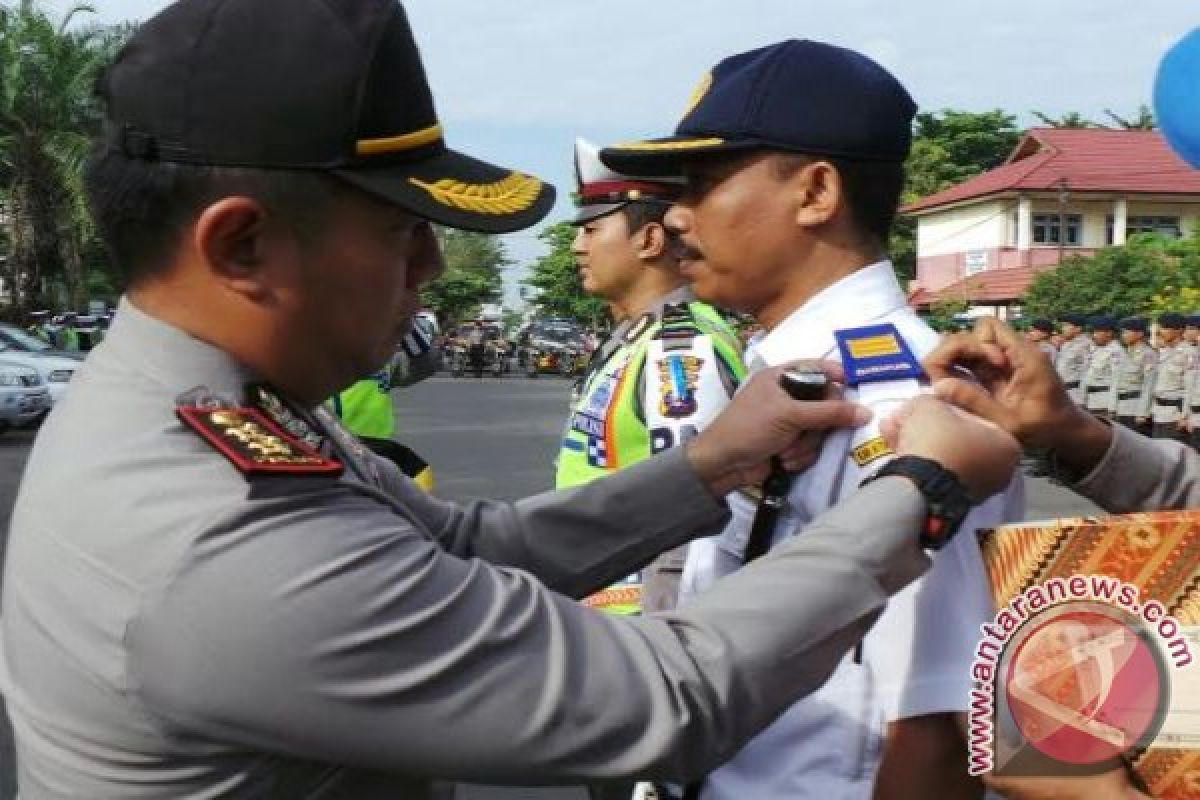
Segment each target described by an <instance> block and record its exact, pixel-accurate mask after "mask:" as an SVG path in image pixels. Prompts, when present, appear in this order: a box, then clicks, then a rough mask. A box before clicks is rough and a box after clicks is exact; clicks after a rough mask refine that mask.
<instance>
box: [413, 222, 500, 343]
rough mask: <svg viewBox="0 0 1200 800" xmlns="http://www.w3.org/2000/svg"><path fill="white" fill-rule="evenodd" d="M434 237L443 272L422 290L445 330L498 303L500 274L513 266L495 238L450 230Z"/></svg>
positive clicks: (439, 232)
mask: <svg viewBox="0 0 1200 800" xmlns="http://www.w3.org/2000/svg"><path fill="white" fill-rule="evenodd" d="M437 233H438V241H439V243H440V245H441V248H442V254H443V257H444V258H445V260H446V271H445V272H444V273H442V276H441V277H440V278H438V279H437V280H436V281H434V282H433V283H431V284H430V285H429V286H428V287H427V288H426V289H425V302H426V303H428V304H429V306H430V307H431V308H432V309H433V310H434V311H435V312H437V315H438V322H439V323H440V324H441V325H442V328H443V329H445V327H446V326H447V325H452V324H454V323H457V322H460V321H461V320H463V319H464V318H466V317H469V316H473V315H474V314H475V313H476V312H477V311H478V310H479V306H481V305H482V304H484V303H493V302H496V301H497V300H499V299H500V293H501V291H502V290H503V288H504V278H503V274H502V271H503V270H504V268H505V267H507V266H509V265H511V264H512V263H513V262H512V261H511V260H510V259H509V257H508V253H507V252H506V251H505V249H504V243H503V242H501V241H500V240H499V239H497V238H496V237H495V236H491V235H489V234H485V233H472V232H470V231H458V230H452V229H449V228H442V229H439V230H438V232H437Z"/></svg>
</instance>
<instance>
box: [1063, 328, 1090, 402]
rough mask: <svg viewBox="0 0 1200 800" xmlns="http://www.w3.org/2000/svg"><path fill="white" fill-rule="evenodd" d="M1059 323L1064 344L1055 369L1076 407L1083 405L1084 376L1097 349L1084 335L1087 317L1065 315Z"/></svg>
mask: <svg viewBox="0 0 1200 800" xmlns="http://www.w3.org/2000/svg"><path fill="white" fill-rule="evenodd" d="M1059 322H1060V325H1061V329H1062V337H1063V343H1062V347H1060V348H1059V350H1058V358H1056V359H1055V362H1054V367H1055V369H1056V370H1057V372H1058V376H1059V377H1060V378H1062V382H1063V385H1064V386H1065V387H1066V388H1067V394H1068V395H1070V397H1071V399H1072V400H1074V401H1075V403H1076V405H1083V404H1084V403H1083V376H1084V373H1085V372H1087V366H1088V361H1089V360H1090V359H1091V357H1092V350H1093V349H1095V346H1094V345H1093V344H1092V340H1091V339H1089V338H1088V336H1087V334H1085V333H1084V328H1085V327H1086V326H1087V317H1085V316H1084V315H1083V314H1063V315H1062V317H1061V318H1060V319H1059Z"/></svg>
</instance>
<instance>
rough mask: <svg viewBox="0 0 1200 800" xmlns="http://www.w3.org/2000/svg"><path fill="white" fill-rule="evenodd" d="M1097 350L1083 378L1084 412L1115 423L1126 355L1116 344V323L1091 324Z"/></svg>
mask: <svg viewBox="0 0 1200 800" xmlns="http://www.w3.org/2000/svg"><path fill="white" fill-rule="evenodd" d="M1089 327H1090V328H1091V329H1092V342H1093V344H1094V345H1095V348H1094V349H1093V350H1092V357H1091V358H1090V359H1088V365H1087V371H1085V372H1084V374H1083V403H1084V408H1086V409H1087V410H1088V411H1090V412H1092V413H1093V414H1095V415H1096V416H1098V417H1103V418H1104V419H1115V418H1116V415H1117V369H1118V368H1119V366H1120V362H1121V359H1122V358H1123V357H1124V354H1125V351H1124V349H1123V348H1122V347H1121V343H1120V342H1118V341H1117V340H1116V338H1115V337H1116V332H1117V321H1116V320H1115V319H1113V318H1112V317H1104V316H1100V317H1093V318H1092V319H1091V320H1089Z"/></svg>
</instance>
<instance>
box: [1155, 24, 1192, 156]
mask: <svg viewBox="0 0 1200 800" xmlns="http://www.w3.org/2000/svg"><path fill="white" fill-rule="evenodd" d="M1154 115H1155V117H1156V118H1157V120H1158V127H1159V129H1160V130H1162V132H1163V135H1164V136H1166V137H1167V142H1168V143H1170V145H1171V147H1173V148H1175V152H1176V153H1179V155H1180V156H1181V157H1182V158H1183V160H1184V161H1186V162H1188V163H1189V164H1191V165H1192V166H1193V167H1196V168H1198V169H1200V28H1197V29H1196V30H1194V31H1192V32H1191V33H1189V34H1188V35H1187V36H1185V37H1183V38H1182V39H1181V40H1180V41H1179V43H1178V44H1176V45H1175V46H1174V47H1172V48H1171V49H1170V50H1168V51H1167V54H1166V55H1165V56H1163V60H1162V63H1161V64H1159V65H1158V75H1157V76H1156V77H1155V79H1154Z"/></svg>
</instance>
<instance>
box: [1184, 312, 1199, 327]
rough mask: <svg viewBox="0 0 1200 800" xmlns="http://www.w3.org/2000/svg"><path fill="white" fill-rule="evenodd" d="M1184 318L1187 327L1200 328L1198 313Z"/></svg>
mask: <svg viewBox="0 0 1200 800" xmlns="http://www.w3.org/2000/svg"><path fill="white" fill-rule="evenodd" d="M1186 320H1187V327H1189V328H1200V314H1192V315H1191V316H1190V317H1187V318H1186Z"/></svg>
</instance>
